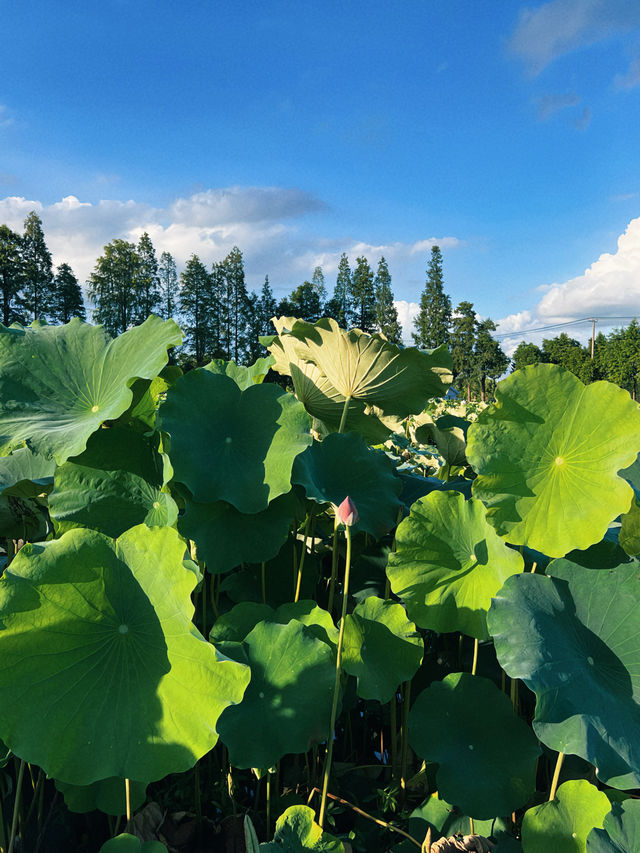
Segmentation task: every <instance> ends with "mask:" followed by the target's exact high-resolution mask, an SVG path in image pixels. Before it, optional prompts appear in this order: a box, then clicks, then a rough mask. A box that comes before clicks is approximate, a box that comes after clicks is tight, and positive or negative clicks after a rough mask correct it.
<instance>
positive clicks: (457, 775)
mask: <svg viewBox="0 0 640 853" xmlns="http://www.w3.org/2000/svg"><path fill="white" fill-rule="evenodd" d="M409 743H410V744H411V746H412V748H413V749H414V751H415V752H416V754H417V755H419V756H420V758H423V759H425V760H427V761H435V762H437V763H438V764H439V765H440V766H439V768H438V771H437V780H438V790H439V792H440V794H441V795H442V797H444V799H445V800H446V801H447V802H449V803H455V804H456V805H457V806H459V807H460V808H461V809H462V810H463V811H464V812H465V814H468V815H470V816H471V817H474V818H476V817H477V818H481V819H487V818H492V817H494V816H495V815H499V814H510V813H511V812H512V811H515V809H517V808H520V807H521V806H523V805H524V804H525V803H526V802H527V800H528V799H529V798H530V796H531V795H532V794H533V793H534V791H535V770H536V758H537V757H538V755H539V754H540V749H539V747H538V743H537V741H536V738H535V736H534V734H533V732H532V731H531V729H530V728H529V727H528V726H527V725H526V723H525V722H524V721H523V720H521V719H520V718H519V717H517V716H516V715H515V714H514V713H513V708H512V707H511V702H510V701H509V698H508V697H507V696H506V695H505V694H504V693H502V692H501V691H500V690H498V688H497V687H496V686H495V684H494V683H493V682H492V681H489V679H487V678H481V677H479V676H477V675H470V674H469V673H466V672H457V673H452V674H451V675H448V676H447V677H446V678H444V679H443V680H442V681H437V682H435V683H434V684H432V685H431V686H430V687H427V689H426V690H423V691H422V693H420V695H419V696H418V697H417V699H416V701H415V703H414V705H413V707H412V708H411V711H410V712H409Z"/></svg>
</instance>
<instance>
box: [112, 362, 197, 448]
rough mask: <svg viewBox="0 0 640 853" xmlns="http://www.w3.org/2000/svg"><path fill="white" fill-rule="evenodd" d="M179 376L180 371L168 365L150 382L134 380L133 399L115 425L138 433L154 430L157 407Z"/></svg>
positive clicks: (147, 380)
mask: <svg viewBox="0 0 640 853" xmlns="http://www.w3.org/2000/svg"><path fill="white" fill-rule="evenodd" d="M181 376H182V370H181V368H179V367H178V365H177V364H168V365H167V366H166V367H163V368H162V370H161V371H160V373H159V374H158V375H157V376H154V378H153V379H151V380H149V379H136V381H135V382H134V383H133V385H132V386H131V392H132V394H133V399H132V401H131V403H130V405H129V408H128V409H127V411H126V412H124V413H123V414H122V415H120V417H119V418H118V421H117V423H118V424H119V425H120V426H127V427H129V428H130V429H134V430H137V431H138V432H146V431H147V430H148V429H152V430H153V429H155V426H156V415H157V413H158V406H159V405H160V403H161V402H162V401H163V400H164V397H165V394H166V392H167V390H168V389H169V388H171V386H172V385H173V384H174V382H176V381H177V380H178V379H179V378H180V377H181Z"/></svg>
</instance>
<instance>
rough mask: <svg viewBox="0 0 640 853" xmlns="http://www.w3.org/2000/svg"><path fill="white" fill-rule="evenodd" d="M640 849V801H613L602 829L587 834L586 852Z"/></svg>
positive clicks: (624, 852) (627, 852)
mask: <svg viewBox="0 0 640 853" xmlns="http://www.w3.org/2000/svg"><path fill="white" fill-rule="evenodd" d="M638 850H640V801H639V800H625V801H624V802H623V803H613V805H612V806H611V811H610V812H609V814H608V815H606V816H605V819H604V823H603V824H602V829H592V830H591V832H590V833H589V835H588V836H587V853H636V851H638Z"/></svg>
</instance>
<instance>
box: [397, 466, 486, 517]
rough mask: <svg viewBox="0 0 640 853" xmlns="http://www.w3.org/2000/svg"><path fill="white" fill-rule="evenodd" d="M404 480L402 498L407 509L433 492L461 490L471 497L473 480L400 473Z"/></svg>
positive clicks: (467, 496) (401, 478)
mask: <svg viewBox="0 0 640 853" xmlns="http://www.w3.org/2000/svg"><path fill="white" fill-rule="evenodd" d="M398 476H399V477H400V480H401V482H402V492H401V493H400V499H401V500H402V503H403V504H404V505H405V506H406V508H407V509H411V506H412V505H413V504H414V503H415V502H416V501H417V500H418V498H422V497H424V495H429V494H431V492H449V491H453V492H460V494H461V495H464V496H465V498H467V499H469V498H470V497H471V484H472V481H471V480H465V479H464V478H463V477H456V478H455V479H454V480H438V478H437V477H419V476H417V475H416V474H405V473H399V474H398Z"/></svg>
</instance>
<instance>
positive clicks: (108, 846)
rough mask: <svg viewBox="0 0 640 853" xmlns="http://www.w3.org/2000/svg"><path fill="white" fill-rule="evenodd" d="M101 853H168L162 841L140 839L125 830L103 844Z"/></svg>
mask: <svg viewBox="0 0 640 853" xmlns="http://www.w3.org/2000/svg"><path fill="white" fill-rule="evenodd" d="M99 853H167V848H166V847H165V846H164V844H162V843H161V842H160V841H140V839H139V838H137V837H136V836H135V835H130V834H129V833H128V832H123V833H122V834H121V835H116V836H115V838H110V839H109V840H108V841H105V843H104V844H103V845H102V847H101V848H100V850H99Z"/></svg>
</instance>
